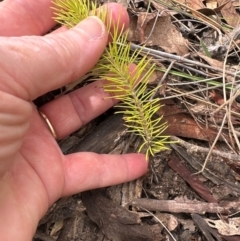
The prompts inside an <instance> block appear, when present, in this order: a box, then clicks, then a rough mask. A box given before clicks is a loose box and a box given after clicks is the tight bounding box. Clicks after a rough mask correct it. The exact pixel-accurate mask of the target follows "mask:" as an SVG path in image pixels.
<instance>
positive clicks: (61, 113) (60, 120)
mask: <svg viewBox="0 0 240 241" xmlns="http://www.w3.org/2000/svg"><path fill="white" fill-rule="evenodd" d="M107 97H109V95H108V94H107V93H106V92H104V89H103V83H102V81H96V82H93V83H91V84H88V85H86V86H84V87H83V88H80V89H78V90H75V91H73V92H71V93H70V94H67V95H64V96H61V97H60V98H57V99H55V100H53V101H51V102H49V103H47V104H46V105H44V106H42V107H41V108H40V111H42V112H43V113H45V115H46V116H47V117H48V119H49V121H50V122H51V124H52V126H53V127H54V130H55V132H56V134H57V137H58V139H62V138H64V137H66V136H68V135H69V134H71V133H73V132H74V131H76V130H78V129H79V128H80V127H81V126H83V125H85V124H86V123H88V122H89V121H91V120H93V119H94V118H96V117H97V116H99V115H100V114H102V113H104V112H105V111H106V110H108V109H109V108H110V107H112V106H113V105H114V104H116V100H114V99H112V98H107Z"/></svg>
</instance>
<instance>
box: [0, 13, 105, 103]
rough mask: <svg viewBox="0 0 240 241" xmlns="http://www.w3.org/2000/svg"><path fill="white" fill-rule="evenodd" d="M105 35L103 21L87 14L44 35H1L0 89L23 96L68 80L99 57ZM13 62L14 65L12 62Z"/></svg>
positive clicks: (32, 97) (87, 67)
mask: <svg viewBox="0 0 240 241" xmlns="http://www.w3.org/2000/svg"><path fill="white" fill-rule="evenodd" d="M107 39H108V33H107V31H106V28H105V26H104V24H103V23H102V22H101V20H100V19H99V18H97V17H88V18H87V19H85V20H83V21H82V22H80V23H79V24H78V25H77V26H76V27H75V28H72V29H70V30H68V31H65V32H63V33H59V34H53V35H48V36H46V37H21V38H10V39H9V38H3V39H0V40H1V43H2V46H4V47H2V48H1V49H0V55H1V56H4V58H1V59H0V66H1V67H2V69H3V71H2V73H1V74H2V75H4V80H5V81H2V82H1V83H0V90H1V89H2V90H4V91H6V92H8V93H11V94H14V95H17V96H18V97H20V98H23V99H25V100H33V99H35V98H36V97H38V96H40V95H42V94H44V93H46V92H48V91H50V90H53V89H57V88H59V87H61V86H63V85H66V84H68V83H69V82H71V81H72V80H75V79H77V78H78V77H80V76H82V75H84V74H85V73H86V72H88V71H89V70H90V69H91V68H92V67H93V66H94V65H95V64H96V62H97V61H98V59H99V58H100V56H101V54H102V52H103V51H104V48H105V46H106V43H107ZM12 63H14V68H13V66H12Z"/></svg>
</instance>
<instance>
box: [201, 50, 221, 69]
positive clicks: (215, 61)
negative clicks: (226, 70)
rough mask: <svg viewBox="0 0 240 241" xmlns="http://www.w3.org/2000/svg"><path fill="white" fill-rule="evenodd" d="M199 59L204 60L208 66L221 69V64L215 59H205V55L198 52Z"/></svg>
mask: <svg viewBox="0 0 240 241" xmlns="http://www.w3.org/2000/svg"><path fill="white" fill-rule="evenodd" d="M197 54H198V56H199V57H201V58H202V59H204V60H205V61H206V62H207V63H208V64H209V65H211V66H213V67H217V68H223V62H221V61H218V60H216V59H212V58H210V57H207V56H206V55H204V54H202V53H200V52H198V53H197Z"/></svg>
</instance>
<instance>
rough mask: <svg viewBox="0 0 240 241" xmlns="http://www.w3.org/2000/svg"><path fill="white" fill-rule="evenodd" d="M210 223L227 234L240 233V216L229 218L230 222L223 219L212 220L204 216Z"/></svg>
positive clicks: (221, 232) (223, 233)
mask: <svg viewBox="0 0 240 241" xmlns="http://www.w3.org/2000/svg"><path fill="white" fill-rule="evenodd" d="M204 220H205V221H206V222H207V223H208V225H209V226H210V227H212V228H216V229H217V230H218V232H219V233H220V234H222V235H225V236H232V235H240V218H239V217H237V218H229V219H228V222H225V221H223V220H211V219H207V218H204Z"/></svg>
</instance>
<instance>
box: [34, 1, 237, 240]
mask: <svg viewBox="0 0 240 241" xmlns="http://www.w3.org/2000/svg"><path fill="white" fill-rule="evenodd" d="M120 2H121V3H122V4H123V5H125V6H126V7H127V8H128V11H129V14H130V16H131V17H130V19H131V22H130V30H129V35H128V40H129V41H130V42H132V46H133V48H134V46H139V47H141V48H143V50H144V49H145V50H146V51H145V54H146V55H147V56H148V57H149V58H152V60H153V61H154V63H155V64H156V65H157V67H158V68H157V72H155V73H154V75H153V79H151V81H150V87H151V86H153V87H154V86H155V85H157V84H159V82H160V84H161V88H160V89H159V91H158V93H157V95H158V96H159V97H160V99H161V104H164V107H162V108H161V109H160V110H159V112H160V113H159V115H160V116H161V115H163V116H164V118H163V120H162V121H164V122H165V121H166V122H168V125H169V127H168V129H167V130H166V132H167V134H170V135H171V136H172V139H173V140H174V141H176V143H175V144H173V145H171V147H170V148H171V150H170V151H166V152H163V153H160V154H159V155H156V156H155V157H153V158H152V160H151V166H150V171H149V173H148V175H147V176H146V177H145V178H144V179H139V180H138V181H135V182H132V183H129V184H125V185H124V189H123V186H121V185H119V186H116V187H112V188H108V189H104V190H102V191H101V192H94V191H93V192H91V191H90V192H87V193H86V194H84V195H83V204H84V205H85V207H86V209H85V208H84V207H83V206H82V197H81V195H80V194H79V195H76V196H75V197H69V198H68V199H66V200H67V205H63V204H62V206H60V208H58V209H57V210H58V211H59V210H62V212H60V213H61V215H59V217H58V215H57V213H55V214H56V215H55V216H54V218H53V217H52V216H51V215H49V214H48V215H49V216H50V218H46V217H48V215H47V216H46V217H45V221H44V222H41V225H40V226H39V229H38V231H37V233H36V236H35V240H47V237H46V235H45V236H44V235H40V234H42V230H46V229H49V224H52V223H55V222H59V219H60V220H65V223H67V221H66V220H71V219H72V220H73V221H72V224H71V225H72V226H71V225H70V224H69V225H70V226H69V230H70V229H71V228H73V227H75V228H76V225H77V224H79V223H81V225H82V226H81V227H82V228H81V229H78V232H79V233H78V235H77V234H76V230H75V232H70V231H65V233H66V234H63V233H61V230H60V231H58V232H57V234H56V233H54V236H52V237H50V235H49V236H48V238H54V240H60V241H61V240H99V239H97V236H98V237H102V240H110V239H108V238H111V240H124V241H125V240H130V241H131V240H173V239H172V236H171V235H169V232H167V231H166V230H165V228H163V226H162V225H161V223H159V222H157V221H156V219H155V218H154V214H155V216H157V217H158V219H160V220H161V219H162V221H163V222H164V227H168V228H169V231H170V232H171V234H172V235H173V236H174V237H175V240H184V241H185V240H186V241H187V240H226V241H234V240H236V241H237V240H239V239H240V231H239V218H240V214H239V212H240V210H239V207H240V199H239V195H240V183H239V181H240V155H239V153H240V145H239V136H240V121H239V120H240V114H239V113H240V111H239V108H240V69H239V59H240V58H239V55H240V51H239V45H240V14H239V13H240V3H239V1H228V0H208V1H201V0H194V1H183V0H179V1H176V0H152V1H147V0H130V1H122V0H121V1H120ZM149 49H151V50H154V52H150V51H149ZM116 129H117V128H116V127H115V129H114V130H116ZM121 133H124V132H121ZM78 135H79V133H76V134H75V135H73V136H72V137H75V138H76V136H77V137H78ZM124 135H125V134H123V136H124ZM70 138H71V137H70ZM118 138H120V139H121V137H119V135H118ZM125 138H126V139H127V140H128V138H131V137H129V136H127V137H125ZM80 139H81V138H80ZM118 140H119V139H118ZM121 142H124V141H123V140H121ZM132 143H133V144H130V145H128V147H129V149H130V150H126V152H127V151H131V150H136V149H137V147H135V146H134V143H137V140H136V141H134V142H132ZM213 144H214V145H213ZM61 145H62V146H63V145H64V141H63V142H61V143H60V146H61ZM79 145H81V141H80V140H79ZM73 149H74V148H72V147H71V148H70V147H69V150H65V151H66V153H70V152H72V151H73ZM75 151H76V149H75ZM89 151H94V150H89ZM109 152H110V151H109ZM111 152H114V153H121V151H119V149H114V150H111ZM203 165H204V168H202V167H203ZM199 172H200V173H199ZM197 173H198V174H197ZM123 190H125V191H124V192H123ZM126 190H127V191H126ZM121 193H122V195H121ZM110 199H112V200H113V201H114V203H115V204H113V201H112V200H110ZM69 200H71V202H69ZM123 200H124V202H123ZM69 203H70V204H69ZM116 203H117V204H116ZM122 203H124V205H123V204H122ZM119 204H120V206H119V207H118V208H117V209H114V205H117V206H118V205H119ZM121 204H122V206H124V207H122V206H121ZM54 207H58V202H57V203H56V206H54ZM54 207H53V209H52V210H50V211H49V213H50V214H51V212H52V213H54V212H55V211H54V210H55V209H54ZM104 207H108V209H106V210H105V209H104ZM61 208H62V209H61ZM72 209H81V210H82V211H81V212H76V213H74V212H72V211H71V210H72ZM144 209H147V210H149V211H150V212H152V213H153V215H150V214H149V213H148V212H146V211H144ZM63 210H65V211H66V210H68V212H67V213H68V215H65V216H64V215H63ZM123 210H124V211H123ZM70 211H71V212H70ZM86 211H87V213H89V214H90V215H89V216H90V218H91V220H92V221H94V224H93V223H91V225H90V224H89V222H91V221H90V219H89V217H88V216H87V215H86ZM125 211H126V212H125ZM159 212H160V213H159ZM131 213H134V214H133V215H131ZM123 214H124V215H125V216H126V217H127V216H128V218H126V217H125V216H121V215H123ZM160 214H161V215H160ZM169 214H171V218H169V219H168V218H166V217H167V215H169ZM164 215H165V216H164ZM79 217H81V221H76V220H78V218H79ZM131 217H133V219H131ZM129 219H131V225H132V227H131V228H130V229H129V230H128V226H129V223H126V222H128V221H127V220H129ZM124 220H125V221H124ZM168 220H169V222H168ZM173 220H174V221H173ZM109 221H111V222H112V223H111V225H110V224H109ZM171 222H174V225H173V224H172V223H171ZM96 223H97V225H96ZM86 224H89V225H88V227H87V229H88V232H90V233H91V232H93V233H94V234H92V235H90V236H89V235H86V232H85V231H84V228H83V226H84V225H86ZM63 226H64V225H63ZM111 227H113V229H111ZM118 227H119V229H118ZM141 227H142V230H141ZM62 230H64V227H63V228H62ZM144 230H152V234H151V232H148V231H146V232H147V235H146V232H145V231H144ZM133 232H134V234H133ZM144 232H145V233H144ZM49 233H50V232H49ZM64 235H65V236H64ZM84 235H85V236H84ZM39 237H42V239H41V238H39ZM74 237H75V239H74ZM126 237H127V239H126ZM80 238H81V239H80ZM49 240H50V239H49Z"/></svg>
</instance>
